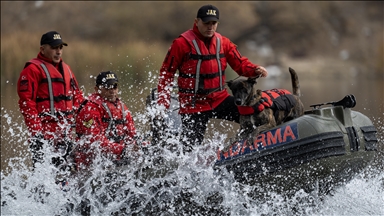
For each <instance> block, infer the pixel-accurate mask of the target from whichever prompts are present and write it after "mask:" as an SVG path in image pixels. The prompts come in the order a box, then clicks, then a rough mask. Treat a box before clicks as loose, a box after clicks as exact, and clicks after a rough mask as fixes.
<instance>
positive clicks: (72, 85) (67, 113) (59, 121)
mask: <svg viewBox="0 0 384 216" xmlns="http://www.w3.org/2000/svg"><path fill="white" fill-rule="evenodd" d="M67 45H68V44H67V43H65V42H64V41H63V40H62V37H61V35H60V34H59V33H58V32H56V31H50V32H47V33H45V34H44V35H42V37H41V41H40V52H39V53H38V55H37V57H36V58H33V59H31V60H30V61H28V62H27V63H26V64H25V66H24V69H23V70H22V71H21V73H20V77H19V80H18V82H17V92H18V95H19V108H20V111H21V113H22V115H23V116H24V120H25V124H26V125H27V128H28V131H29V133H30V135H31V139H30V149H31V152H32V159H33V162H34V163H33V164H34V166H35V165H36V163H37V162H39V163H42V162H43V155H44V154H43V146H44V143H48V144H49V145H50V146H53V147H54V153H58V154H59V155H61V156H62V157H60V156H59V157H53V158H52V163H53V164H55V165H60V164H62V163H63V160H66V156H67V154H68V152H69V151H70V150H71V143H72V142H71V140H72V136H71V135H72V132H71V129H72V128H71V126H72V124H73V123H74V112H75V111H76V109H77V107H79V105H80V103H81V102H82V101H83V93H82V92H81V90H80V89H79V86H78V83H77V80H76V78H75V75H74V74H73V72H72V70H71V69H70V67H69V66H68V65H67V64H66V63H64V61H63V60H62V58H61V56H62V54H63V46H67Z"/></svg>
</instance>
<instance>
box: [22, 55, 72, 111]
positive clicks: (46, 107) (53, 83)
mask: <svg viewBox="0 0 384 216" xmlns="http://www.w3.org/2000/svg"><path fill="white" fill-rule="evenodd" d="M29 64H35V65H37V66H38V68H41V70H42V71H43V73H42V76H43V77H44V78H43V79H42V80H41V82H40V83H39V87H38V88H37V89H38V92H37V97H36V103H37V110H38V112H39V115H40V116H49V117H48V118H52V117H53V116H56V117H60V116H66V117H71V116H72V115H73V92H74V91H75V90H77V87H76V85H75V81H74V78H73V76H72V72H71V70H70V69H69V66H68V65H67V64H65V63H64V62H61V64H62V67H63V72H64V73H63V74H61V73H60V72H59V71H58V70H57V69H56V68H55V67H54V66H53V65H52V64H46V63H44V61H42V60H40V59H38V58H34V59H32V60H30V61H29V62H28V63H27V64H26V65H25V67H26V66H28V65H29ZM68 81H69V82H68Z"/></svg>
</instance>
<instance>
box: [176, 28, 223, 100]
mask: <svg viewBox="0 0 384 216" xmlns="http://www.w3.org/2000/svg"><path fill="white" fill-rule="evenodd" d="M181 36H182V37H183V38H185V39H186V40H187V42H188V43H189V45H190V47H191V53H190V54H189V56H187V58H188V59H186V61H184V62H183V64H182V65H181V66H180V68H179V78H178V88H179V92H180V93H184V94H193V95H194V96H196V95H201V96H204V95H208V94H210V93H212V92H215V91H221V90H223V89H224V85H225V68H226V67H227V61H226V58H225V55H224V50H223V47H222V46H221V43H222V36H221V35H220V34H219V33H215V36H214V37H213V38H212V39H211V43H212V44H210V45H209V49H207V47H206V45H205V44H204V41H202V40H200V39H198V38H197V36H196V35H195V33H194V32H193V30H188V31H186V32H184V33H183V34H181ZM211 53H214V54H211Z"/></svg>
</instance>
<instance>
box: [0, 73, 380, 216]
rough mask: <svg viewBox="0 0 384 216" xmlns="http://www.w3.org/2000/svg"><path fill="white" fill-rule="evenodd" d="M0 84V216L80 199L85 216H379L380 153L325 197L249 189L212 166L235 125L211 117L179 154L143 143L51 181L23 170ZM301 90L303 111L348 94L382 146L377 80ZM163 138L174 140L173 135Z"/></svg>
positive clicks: (23, 153)
mask: <svg viewBox="0 0 384 216" xmlns="http://www.w3.org/2000/svg"><path fill="white" fill-rule="evenodd" d="M1 82H2V90H4V88H5V89H7V90H6V91H2V95H1V98H2V108H1V127H2V128H1V130H2V134H1V144H2V147H1V156H2V157H1V162H2V164H1V215H81V211H80V210H79V209H80V206H81V202H82V201H83V202H84V200H87V202H88V204H89V205H90V206H91V210H90V213H91V215H135V214H138V215H384V195H383V194H384V170H383V157H382V156H381V155H380V154H377V158H375V159H374V162H373V163H372V165H371V166H369V167H367V169H366V170H364V172H362V173H360V174H358V175H356V176H354V177H353V178H352V180H351V181H348V182H346V183H345V184H343V185H341V186H339V187H336V188H334V190H332V191H331V192H330V193H327V194H322V193H319V192H318V191H316V190H315V191H310V192H308V191H305V190H297V191H291V193H290V194H289V196H288V195H287V194H284V193H277V192H273V191H264V192H263V193H262V194H255V191H262V190H260V188H257V185H246V184H242V183H239V182H236V181H235V180H234V179H233V177H232V175H231V173H228V172H225V171H223V172H220V173H217V172H216V171H215V170H214V169H213V168H212V164H213V163H214V161H213V160H212V158H213V157H214V156H215V155H216V149H217V148H219V147H222V143H224V142H225V140H226V139H227V138H228V137H229V136H231V135H233V134H234V132H235V131H236V130H237V129H238V128H237V126H236V125H234V124H231V123H227V122H220V121H211V123H210V125H209V127H208V130H209V131H208V132H207V136H206V139H205V143H206V144H207V145H205V146H204V147H201V148H198V149H197V150H196V152H195V153H193V154H190V155H186V156H183V155H178V154H177V153H175V152H171V151H168V150H166V149H165V150H164V152H162V153H161V154H160V155H159V154H156V152H154V148H149V149H148V151H145V152H143V153H142V154H143V155H142V156H143V157H141V158H140V159H139V160H138V161H136V162H132V163H131V164H129V165H126V166H122V167H118V168H116V167H114V166H113V164H111V163H110V162H109V161H102V159H100V158H99V159H97V160H96V163H95V164H94V166H93V167H92V169H90V172H89V173H86V174H84V175H87V176H81V175H74V176H71V177H70V178H69V181H68V184H67V185H64V186H62V185H57V184H56V183H55V181H54V179H55V178H57V177H58V173H57V170H56V169H55V168H54V167H52V166H50V165H49V164H43V165H42V166H38V167H36V169H35V170H34V171H31V168H30V159H29V154H28V152H27V142H26V137H27V133H26V127H25V125H24V124H23V123H22V117H21V116H20V114H19V112H18V110H17V108H16V103H17V99H16V97H15V96H14V95H13V96H12V95H6V94H5V93H4V92H11V91H14V87H15V86H14V84H12V83H7V82H6V80H4V79H2V81H1ZM4 85H5V86H4ZM289 85H290V84H289V82H284V81H283V80H278V79H275V80H273V79H271V80H269V81H268V82H267V81H265V82H264V83H262V84H260V86H262V88H272V87H273V86H274V87H276V86H279V87H281V88H287V89H290V86H289ZM3 87H4V88H3ZM122 87H123V88H124V86H122ZM301 88H302V94H303V97H302V100H303V103H304V104H305V107H306V109H310V108H309V105H310V104H315V103H322V102H329V101H337V100H340V99H342V98H343V97H344V96H345V95H347V94H354V95H355V96H356V98H357V106H356V107H355V108H354V109H355V110H357V111H360V112H362V113H363V114H365V115H367V116H368V117H369V118H370V119H371V120H372V121H373V123H374V125H375V126H376V128H377V130H378V138H379V143H380V151H381V152H382V151H383V149H384V148H383V142H384V138H383V134H384V122H383V121H384V119H383V93H382V92H383V80H377V79H368V78H367V79H361V78H359V77H356V78H353V79H349V80H347V81H346V80H344V81H341V80H338V79H324V80H321V79H305V78H304V79H302V80H301ZM133 98H134V97H133ZM126 101H130V99H126ZM130 102H134V101H130ZM130 104H133V103H130ZM131 107H132V112H133V116H134V118H135V123H136V124H137V125H138V128H139V130H142V133H146V131H145V130H146V129H147V128H146V127H145V126H142V125H146V124H147V113H146V112H145V111H143V109H142V108H141V111H140V108H136V107H135V106H131ZM168 142H169V143H173V144H175V145H176V146H177V144H178V141H177V139H172V138H170V139H169V140H168ZM206 146H209V147H206ZM150 153H152V156H149V155H150ZM46 156H47V157H49V156H50V155H49V154H48V153H47V154H46ZM176 165H177V166H176ZM138 167H141V168H142V167H146V169H143V168H142V169H138ZM154 170H157V174H156V175H154V174H153V171H154ZM67 174H68V173H63V175H67ZM271 187H273V185H271ZM68 209H69V210H68Z"/></svg>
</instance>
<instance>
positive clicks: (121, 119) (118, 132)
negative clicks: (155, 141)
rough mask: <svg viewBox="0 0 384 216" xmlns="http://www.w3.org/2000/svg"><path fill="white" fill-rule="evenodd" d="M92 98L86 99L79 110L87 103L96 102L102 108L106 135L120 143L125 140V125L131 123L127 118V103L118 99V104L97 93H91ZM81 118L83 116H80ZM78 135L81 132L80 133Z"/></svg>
mask: <svg viewBox="0 0 384 216" xmlns="http://www.w3.org/2000/svg"><path fill="white" fill-rule="evenodd" d="M89 99H90V100H85V101H84V102H83V103H82V105H81V106H80V108H79V110H78V112H80V110H81V109H82V107H83V106H84V105H85V104H86V103H88V102H89V103H95V104H97V106H98V107H100V108H102V109H103V111H104V112H102V114H103V116H102V117H101V121H102V128H103V129H104V130H105V136H106V137H107V138H108V139H109V141H111V142H115V143H119V142H120V141H123V140H124V138H125V136H126V135H127V133H125V130H124V127H126V124H129V122H127V120H126V112H125V111H126V110H125V105H124V103H123V102H122V101H120V100H118V101H117V104H116V106H115V105H114V104H113V103H111V102H106V101H105V100H103V99H101V97H100V96H98V95H97V94H96V95H95V94H94V95H91V96H90V98H89ZM79 118H81V116H79ZM78 136H81V134H79V133H78Z"/></svg>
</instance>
